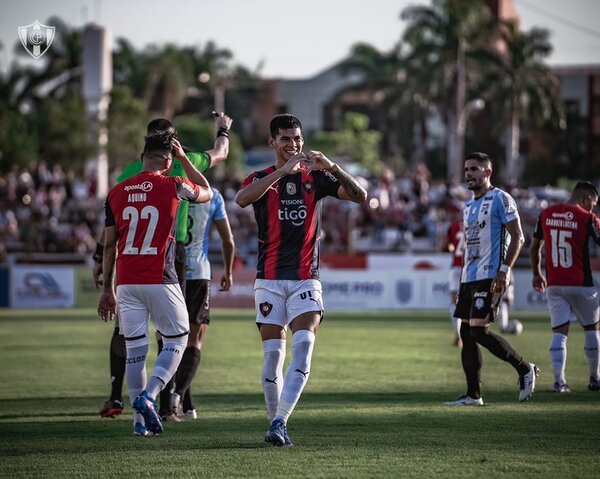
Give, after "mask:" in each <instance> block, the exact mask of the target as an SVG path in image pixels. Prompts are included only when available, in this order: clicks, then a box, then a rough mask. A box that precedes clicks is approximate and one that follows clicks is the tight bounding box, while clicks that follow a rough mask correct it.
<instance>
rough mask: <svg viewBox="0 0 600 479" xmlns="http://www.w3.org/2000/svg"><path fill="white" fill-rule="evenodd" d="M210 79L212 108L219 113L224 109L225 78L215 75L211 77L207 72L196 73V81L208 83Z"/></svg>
mask: <svg viewBox="0 0 600 479" xmlns="http://www.w3.org/2000/svg"><path fill="white" fill-rule="evenodd" d="M211 79H212V80H213V81H212V90H213V103H214V104H213V108H214V110H215V111H216V112H217V113H221V112H224V111H225V90H226V85H225V80H224V79H222V78H217V76H216V75H215V76H213V77H212V78H211V74H210V73H208V72H202V73H200V74H199V75H198V81H199V82H200V83H209V82H210V81H211Z"/></svg>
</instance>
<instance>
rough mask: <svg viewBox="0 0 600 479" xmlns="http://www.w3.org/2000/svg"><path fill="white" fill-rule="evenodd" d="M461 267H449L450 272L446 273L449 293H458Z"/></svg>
mask: <svg viewBox="0 0 600 479" xmlns="http://www.w3.org/2000/svg"><path fill="white" fill-rule="evenodd" d="M461 271H462V268H460V267H458V266H453V267H452V268H450V274H449V275H448V291H449V292H450V293H458V290H459V289H460V272H461Z"/></svg>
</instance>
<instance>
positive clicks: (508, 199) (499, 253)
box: [460, 187, 519, 283]
mask: <svg viewBox="0 0 600 479" xmlns="http://www.w3.org/2000/svg"><path fill="white" fill-rule="evenodd" d="M517 218H519V213H518V211H517V204H516V203H515V200H514V199H513V197H512V196H510V195H509V194H508V193H506V192H505V191H503V190H501V189H499V188H495V187H492V189H490V190H489V191H487V192H486V193H485V194H484V195H482V196H480V197H479V198H472V199H471V200H470V201H468V202H467V203H466V204H465V207H464V210H463V228H464V232H465V233H464V234H465V256H464V264H463V269H462V276H461V279H460V281H461V283H470V282H471V281H480V280H484V279H490V278H493V277H494V276H496V273H497V272H498V269H499V268H500V264H501V263H502V260H503V259H504V257H505V255H506V251H507V249H508V245H509V242H510V235H509V234H508V231H507V230H506V228H505V226H504V225H506V223H510V222H511V221H513V220H515V219H517Z"/></svg>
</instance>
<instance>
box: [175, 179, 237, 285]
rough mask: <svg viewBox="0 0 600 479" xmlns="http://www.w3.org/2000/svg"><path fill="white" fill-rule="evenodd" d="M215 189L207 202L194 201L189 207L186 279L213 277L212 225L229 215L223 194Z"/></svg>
mask: <svg viewBox="0 0 600 479" xmlns="http://www.w3.org/2000/svg"><path fill="white" fill-rule="evenodd" d="M212 190H213V198H212V200H211V201H209V202H207V203H192V204H190V207H189V209H188V243H187V244H186V249H185V251H186V273H185V277H186V279H211V269H210V261H209V259H208V248H209V246H210V227H211V225H212V222H213V221H214V220H222V219H225V218H226V217H227V213H226V212H225V202H224V201H223V197H222V196H221V194H220V193H219V192H218V191H217V190H215V189H214V188H213V189H212Z"/></svg>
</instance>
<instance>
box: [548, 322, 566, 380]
mask: <svg viewBox="0 0 600 479" xmlns="http://www.w3.org/2000/svg"><path fill="white" fill-rule="evenodd" d="M550 362H551V363H552V372H553V373H554V382H557V383H558V384H560V385H562V384H566V382H567V380H566V379H565V366H566V364H567V337H566V336H565V335H564V334H562V333H552V339H550Z"/></svg>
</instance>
